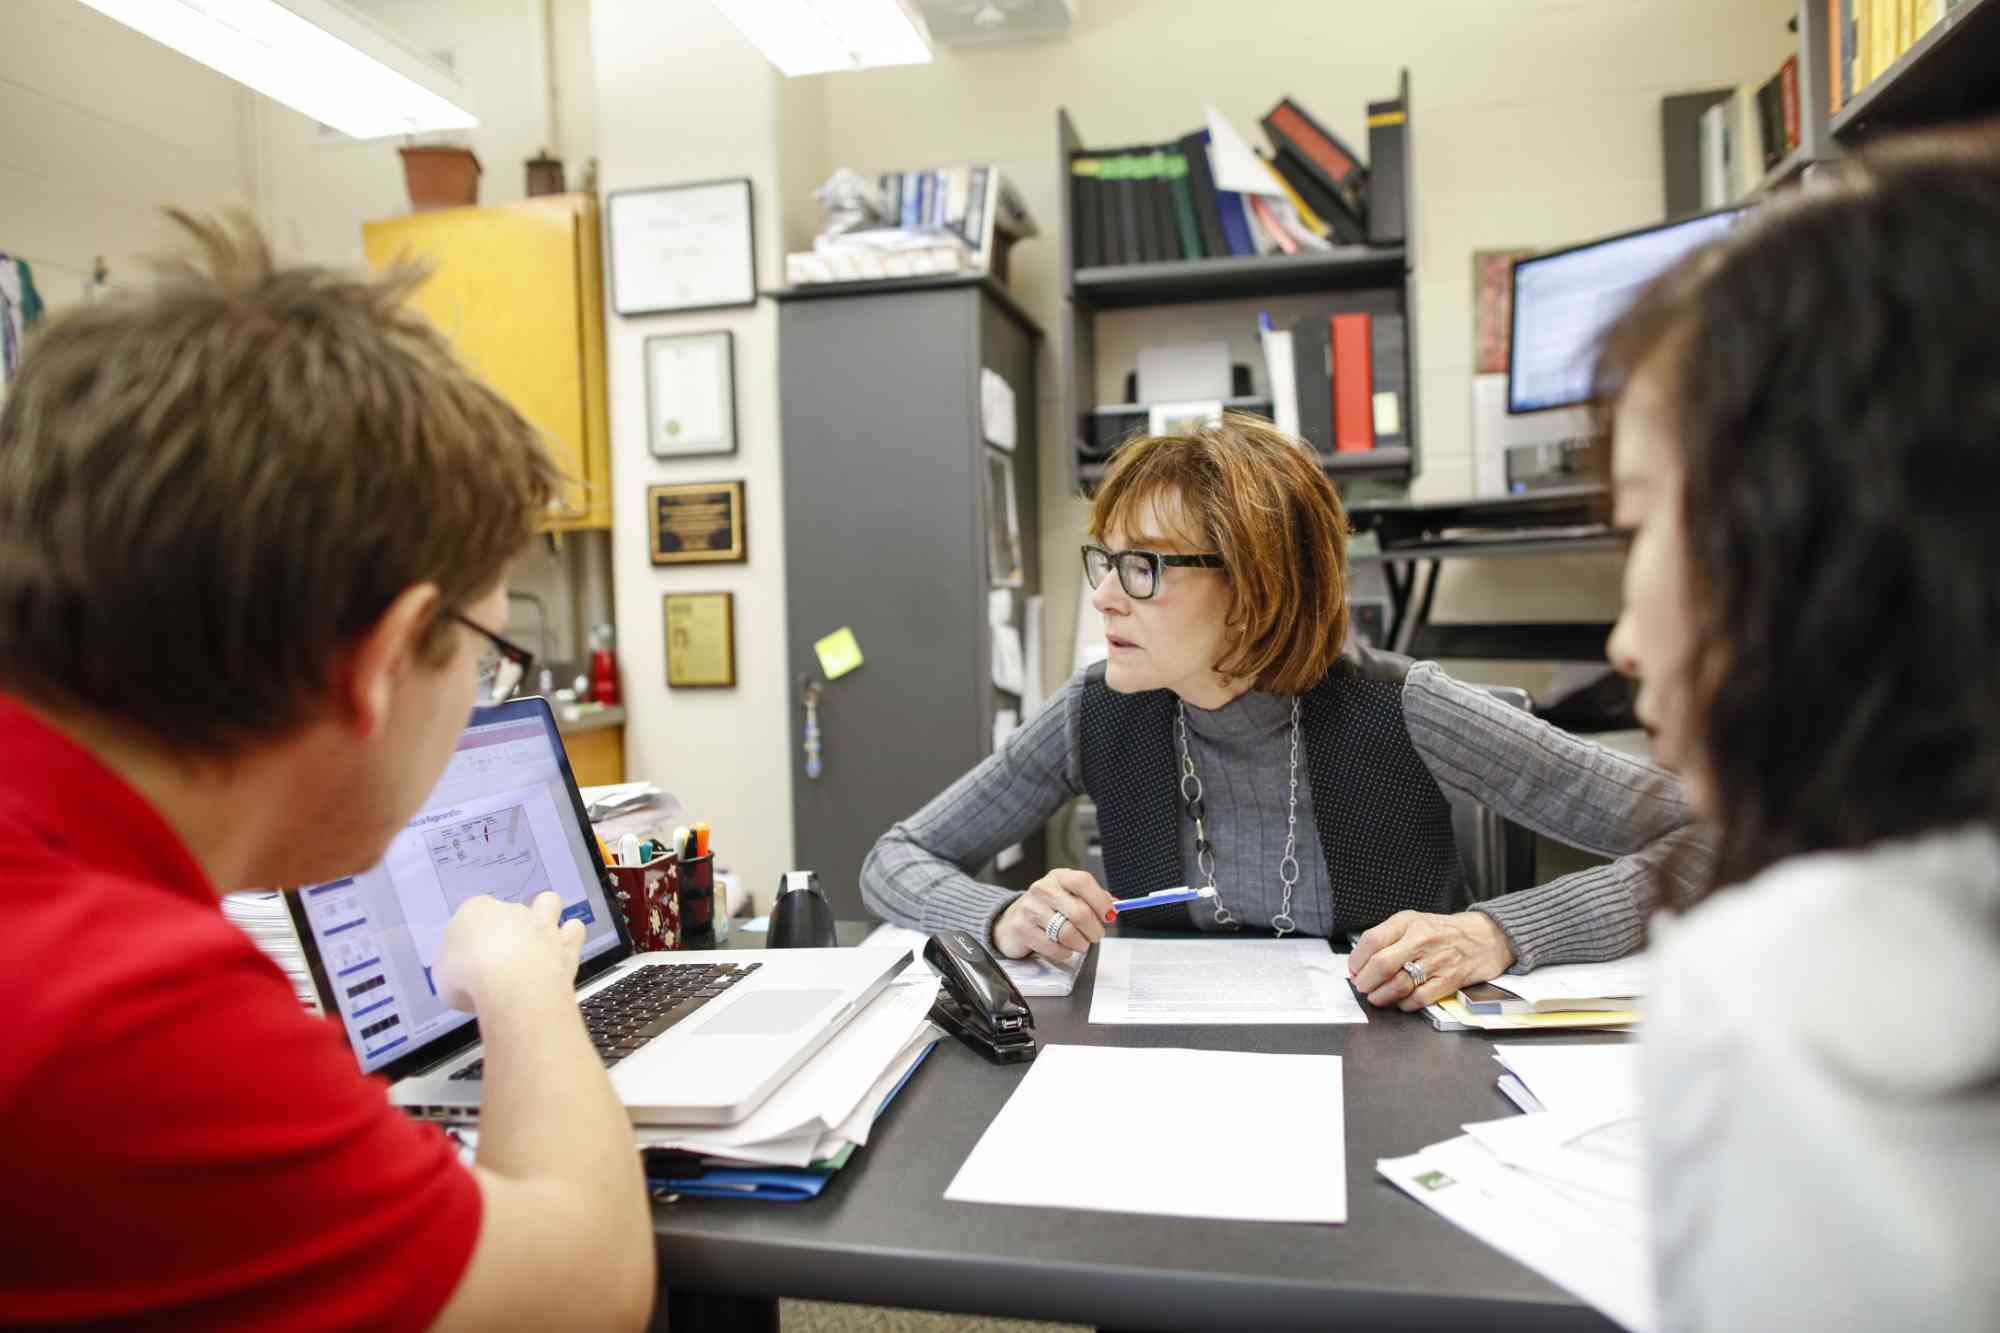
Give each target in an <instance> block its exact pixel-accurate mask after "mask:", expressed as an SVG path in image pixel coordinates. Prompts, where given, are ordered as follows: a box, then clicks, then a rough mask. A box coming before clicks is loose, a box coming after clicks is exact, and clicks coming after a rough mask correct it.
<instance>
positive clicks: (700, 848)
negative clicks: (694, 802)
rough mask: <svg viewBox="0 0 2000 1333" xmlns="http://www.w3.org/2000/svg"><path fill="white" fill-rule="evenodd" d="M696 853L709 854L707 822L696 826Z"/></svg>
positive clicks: (699, 854) (698, 854) (700, 854)
mask: <svg viewBox="0 0 2000 1333" xmlns="http://www.w3.org/2000/svg"><path fill="white" fill-rule="evenodd" d="M694 854H695V855H696V856H698V857H700V856H707V855H708V825H706V824H696V825H695V826H694Z"/></svg>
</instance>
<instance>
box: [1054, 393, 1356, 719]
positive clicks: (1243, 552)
mask: <svg viewBox="0 0 2000 1333" xmlns="http://www.w3.org/2000/svg"><path fill="white" fill-rule="evenodd" d="M1163 497H1170V498H1172V499H1175V500H1178V501H1179V503H1180V512H1181V516H1182V519H1183V521H1184V522H1186V523H1189V524H1191V525H1192V526H1193V527H1194V528H1195V529H1197V530H1196V531H1192V532H1185V533H1160V534H1157V535H1159V536H1161V537H1176V538H1180V539H1182V540H1187V541H1192V542H1195V543H1196V544H1197V545H1198V547H1199V549H1201V550H1204V551H1218V552H1220V553H1221V555H1222V559H1223V572H1224V574H1225V576H1226V577H1227V578H1228V579H1229V588H1230V592H1231V594H1232V596H1231V599H1230V605H1229V611H1228V618H1227V625H1226V627H1227V630H1228V633H1229V646H1228V648H1227V649H1226V650H1225V651H1224V653H1223V656H1222V660H1221V661H1219V662H1216V663H1214V664H1213V665H1214V668H1215V670H1216V671H1217V672H1219V673H1221V674H1222V675H1225V676H1238V677H1248V678H1250V679H1251V680H1254V681H1255V682H1256V683H1257V685H1258V687H1259V688H1261V689H1266V690H1270V691H1272V692H1273V693H1277V694H1302V693H1304V692H1305V691H1307V690H1309V689H1311V688H1312V687H1313V686H1315V685H1317V684H1319V682H1320V680H1321V678H1322V677H1324V676H1325V675H1326V673H1327V672H1328V671H1331V670H1332V669H1333V664H1334V662H1335V661H1336V660H1337V659H1338V658H1339V657H1340V650H1341V648H1342V647H1344V646H1345V645H1346V642H1347V511H1346V510H1344V509H1343V508H1341V504H1340V492H1338V491H1336V490H1334V488H1333V483H1332V482H1330V481H1328V480H1327V479H1326V473H1325V472H1323V471H1321V470H1320V466H1319V464H1318V463H1316V462H1314V461H1313V456H1312V454H1311V453H1310V452H1309V451H1308V450H1307V448H1306V446H1305V445H1304V443H1302V442H1301V441H1300V440H1299V439H1298V437H1297V436H1293V435H1286V434H1285V433H1284V432H1282V431H1280V430H1278V429H1277V428H1276V427H1275V426H1273V425H1272V424H1271V423H1270V422H1268V421H1263V420H1260V419H1258V418H1257V417H1252V416H1245V415H1243V414H1241V413H1237V412H1229V413H1225V414H1224V415H1223V418H1222V424H1221V425H1219V426H1201V427H1198V428H1197V429H1195V430H1192V431H1190V432H1188V433H1187V434H1185V435H1148V436H1145V437H1143V438H1140V439H1136V440H1131V441H1129V442H1127V443H1125V444H1123V445H1120V446H1119V449H1118V453H1117V456H1116V457H1115V458H1114V459H1113V460H1112V463H1111V470H1110V472H1108V473H1107V474H1106V475H1105V478H1104V481H1103V483H1102V484H1100V485H1099V486H1098V488H1097V496H1096V499H1095V500H1094V501H1093V502H1092V504H1091V507H1090V535H1091V538H1092V539H1093V540H1102V539H1103V537H1104V534H1105V533H1107V532H1109V531H1110V530H1111V529H1113V528H1115V527H1119V526H1121V525H1127V524H1129V523H1131V522H1133V521H1136V519H1137V515H1138V511H1139V509H1140V507H1141V506H1142V505H1144V504H1145V503H1146V502H1147V501H1149V500H1150V501H1155V502H1157V501H1159V500H1160V499H1162V498H1163Z"/></svg>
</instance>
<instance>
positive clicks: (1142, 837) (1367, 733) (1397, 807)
mask: <svg viewBox="0 0 2000 1333" xmlns="http://www.w3.org/2000/svg"><path fill="white" fill-rule="evenodd" d="M1409 669H1410V661H1409V659H1408V658H1404V657H1397V656H1395V655H1393V654H1389V653H1378V652H1373V651H1370V650H1367V649H1364V648H1359V647H1358V646H1350V648H1349V649H1348V651H1347V652H1346V653H1343V654H1342V655H1341V657H1340V659H1339V660H1338V661H1336V662H1335V663H1334V666H1333V670H1331V671H1329V672H1328V673H1327V674H1326V677H1325V679H1323V680H1321V681H1320V683H1319V684H1318V685H1315V686H1314V687H1313V688H1312V689H1310V690H1308V691H1307V692H1306V694H1305V697H1304V699H1303V701H1302V702H1301V705H1300V708H1299V729H1300V731H1301V732H1303V733H1304V738H1305V756H1306V765H1307V774H1308V776H1309V778H1310V781H1311V784H1312V807H1313V809H1312V815H1313V827H1314V828H1315V829H1317V830H1318V831H1319V845H1320V847H1321V848H1322V850H1324V852H1325V853H1326V876H1327V883H1328V884H1329V885H1331V886H1332V890H1333V915H1334V920H1335V921H1336V922H1337V923H1338V930H1339V932H1341V933H1346V932H1352V931H1360V930H1366V929H1368V928H1369V927H1370V926H1373V925H1375V924H1376V923H1377V922H1380V921H1382V920H1383V919H1385V918H1387V917H1389V916H1392V915H1394V914H1395V913H1397V912H1400V911H1403V910H1405V909H1406V908H1407V909H1414V910H1416V911H1420V912H1449V911H1453V910H1456V909H1457V908H1458V907H1459V906H1461V905H1463V902H1464V900H1465V869H1464V867H1463V866H1462V865H1461V864H1460V862H1459V859H1458V844H1457V842H1456V841H1455V840H1454V838H1453V836H1452V831H1451V809H1450V807H1449V806H1448V805H1446V803H1445V798H1444V793H1443V792H1442V791H1440V790H1439V789H1438V785H1437V780H1436V779H1435V778H1433V777H1432V776H1431V772H1430V769H1428V768H1426V767H1425V766H1424V761H1423V759H1422V758H1421V757H1420V756H1419V755H1418V754H1417V751H1416V747H1415V746H1414V745H1412V744H1411V743H1410V732H1409V727H1408V726H1407V725H1406V724H1405V722H1404V720H1403V678H1404V676H1406V675H1407V674H1408V673H1409ZM1174 697H1175V696H1174V694H1173V692H1172V691H1171V690H1148V691H1146V692H1144V693H1142V694H1120V693H1118V692H1117V691H1115V690H1113V689H1112V688H1111V687H1110V686H1108V685H1106V684H1105V683H1104V666H1103V664H1102V663H1099V664H1098V665H1096V666H1094V667H1092V668H1091V669H1090V671H1089V673H1088V675H1087V676H1086V677H1085V681H1084V687H1083V710H1082V719H1081V722H1082V725H1081V733H1082V734H1081V736H1080V738H1079V739H1080V742H1081V746H1082V750H1083V755H1082V766H1083V786H1084V790H1085V791H1086V792H1088V793H1089V795H1090V799H1091V800H1092V801H1094V802H1095V803H1096V805H1097V831H1098V838H1099V841H1100V842H1101V843H1102V844H1103V847H1104V869H1105V875H1106V878H1107V879H1108V880H1109V881H1110V885H1111V886H1115V887H1113V890H1112V891H1113V892H1114V893H1116V894H1117V895H1118V896H1119V897H1121V898H1136V897H1139V896H1141V895H1143V894H1148V893H1157V892H1159V891H1160V890H1161V889H1171V888H1173V887H1175V886H1177V885H1181V884H1188V883H1191V882H1192V881H1191V880H1189V879H1188V878H1187V871H1186V868H1185V867H1184V865H1183V864H1182V860H1181V827H1182V825H1181V821H1182V820H1185V819H1187V818H1188V814H1187V806H1186V804H1185V802H1183V801H1182V800H1181V796H1180V763H1179V760H1178V757H1177V756H1178V754H1179V751H1178V750H1176V748H1175V744H1174ZM1146 926H1147V928H1148V929H1160V930H1192V929H1194V920H1193V918H1192V917H1191V916H1189V914H1188V910H1187V908H1186V907H1185V906H1177V907H1163V908H1159V909H1157V910H1156V911H1153V912H1149V913H1147V917H1146Z"/></svg>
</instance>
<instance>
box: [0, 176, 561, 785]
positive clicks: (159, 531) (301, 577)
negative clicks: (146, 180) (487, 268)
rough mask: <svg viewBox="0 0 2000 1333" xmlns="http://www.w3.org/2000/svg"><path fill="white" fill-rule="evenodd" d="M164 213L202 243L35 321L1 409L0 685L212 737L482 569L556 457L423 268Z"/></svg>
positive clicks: (230, 742)
mask: <svg viewBox="0 0 2000 1333" xmlns="http://www.w3.org/2000/svg"><path fill="white" fill-rule="evenodd" d="M170 215H171V216H172V217H173V219H174V221H175V222H176V223H178V224H179V225H180V226H181V227H182V228H184V229H185V230H186V231H187V232H188V233H189V236H190V237H191V239H192V242H193V248H194V253H193V255H192V256H191V257H189V258H186V259H182V260H178V261H173V262H168V263H163V264H161V265H159V280H158V281H157V282H156V283H154V284H153V285H151V286H150V287H148V288H147V289H145V290H143V291H140V292H136V293H133V294H130V295H127V296H123V297H119V298H114V299H112V300H109V301H105V302H101V303H99V304H96V305H91V306H85V307H81V308H79V309H77V310H75V311H74V312H71V313H68V314H65V315H63V316H61V317H59V318H56V319H54V320H53V321H51V323H50V325H49V327H48V328H47V329H46V331H38V333H37V336H36V337H35V338H34V339H33V340H32V341H31V342H30V344H29V348H28V354H27V356H26V358H25V360H24V363H23V365H22V368H21V373H20V375H19V377H18V378H17V379H16V381H15V384H14V387H13V390H12V392H11V393H10V394H9V395H8V398H7V401H6V405H5V409H4V411H0V688H4V689H7V690H10V691H13V692H15V693H17V694H19V695H21V696H22V697H24V698H27V699H30V700H33V701H37V702H40V703H43V704H45V705H48V706H53V707H58V708H71V709H82V710H84V711H85V712H88V713H90V714H93V715H96V716H98V717H101V718H103V719H104V720H106V721H109V722H111V723H114V724H119V725H123V726H127V727H131V728H135V729H137V730H138V731H141V732H144V733H148V734H150V735H151V736H153V737H154V738H155V739H156V740H158V741H161V742H165V743H167V744H170V745H174V746H181V747H189V748H192V749H195V750H197V751H204V752H211V753H220V752H227V751H229V750H231V749H234V748H237V747H238V746H240V745H241V744H242V743H244V742H246V741H249V740H253V739H258V738H266V737H270V736H273V735H277V734H281V733H283V732H284V731H286V730H289V729H290V728H292V727H294V726H296V725H297V724H299V723H300V722H301V721H303V720H304V718H305V717H306V716H307V714H308V712H309V710H310V709H311V708H313V707H314V706H315V705H316V703H317V701H318V699H319V698H320V697H321V693H322V691H323V689H324V688H325V685H326V676H327V672H328V671H329V669H330V668H331V667H332V665H333V663H334V660H335V657H336V655H337V654H338V653H339V651H340V650H341V648H342V647H343V646H345V645H346V644H348V643H350V642H352V641H353V639H354V638H355V637H357V636H358V635H359V634H360V633H361V632H363V631H364V630H366V629H367V627H368V626H370V625H371V624H373V623H374V622H375V620H376V619H377V618H378V617H379V616H380V615H381V614H382V613H383V612H384V611H385V610H386V609H387V608H388V606H389V604H390V603H391V602H392V601H394V600H395V598H396V597H397V596H399V595H400V594H401V593H402V592H403V591H404V590H405V589H407V588H409V587H411V586H412V585H414V584H418V583H423V582H431V583H435V584H436V585H437V586H438V588H439V590H440V592H441V593H442V599H443V600H442V605H443V607H444V608H447V609H450V608H456V607H458V606H461V605H463V604H464V603H466V602H468V601H471V600H474V599H476V598H477V597H478V596H480V595H481V594H483V593H485V592H487V591H488V590H490V589H491V588H492V587H493V586H494V584H495V583H497V582H498V581H499V579H500V577H501V575H502V574H503V573H504V571H505V569H506V566H507V563H508V561H510V560H511V559H512V558H513V557H514V556H515V555H516V554H518V553H519V551H520V550H521V548H522V547H523V546H524V545H525V544H526V543H527V541H528V540H529V539H530V537H531V536H532V535H533V532H534V530H535V526H536V523H537V521H538V519H539V518H540V516H541V515H542V513H543V511H544V509H545V507H546V505H547V503H548V500H549V497H550V495H551V493H552V490H553V487H554V485H555V484H556V482H557V481H558V479H559V477H558V474H557V472H556V471H555V468H554V466H553V464H552V463H551V462H550V461H549V457H548V454H547V452H546V451H545V450H544V449H543V447H542V444H541V441H540V439H539V437H538V436H537V434H536V432H535V430H534V428H533V427H531V426H530V425H529V424H528V423H527V422H526V421H525V420H523V419H522V417H521V416H520V414H519V413H517V412H516V411H515V410H514V409H513V408H512V407H510V406H508V404H507V403H506V401H505V400H504V399H502V398H501V397H500V396H499V395H498V394H497V393H495V392H494V391H493V390H492V389H490V388H488V387H487V386H486V385H484V384H482V383H481V382H480V381H479V380H477V379H475V378H474V377H473V376H472V375H471V374H470V373H469V372H468V371H467V370H466V369H465V368H464V367H463V366H461V365H460V364H459V363H458V362H457V361H456V360H455V359H454V358H453V356H452V353H451V349H450V347H449V346H448V345H447V343H446V342H445V340H444V338H443V337H442V336H440V335H439V334H438V333H437V331H436V330H435V329H433V328H432V327H431V326H430V325H429V324H428V323H427V322H426V321H425V320H424V318H423V317H422V316H421V315H419V314H417V313H416V312H414V311H413V310H411V309H409V308H408V307H406V306H405V305H404V304H403V302H404V299H405V298H406V297H407V296H408V295H409V294H410V292H411V291H412V289H414V288H415V287H416V285H417V284H418V283H419V282H421V281H422V280H423V277H424V273H423V272H422V271H421V270H418V269H412V268H399V269H397V270H395V271H394V272H391V273H389V274H387V275H385V276H381V277H375V278H369V277H364V276H360V275H356V274H349V273H340V272H334V271H331V270H328V269H324V268H310V267H296V268H280V267H278V266H277V264H276V263H275V262H274V260H273V258H272V255H271V250H270V247H269V246H268V244H267V243H266V242H265V240H264V238H263V237H262V236H261V235H260V234H259V233H258V231H257V229H256V227H255V226H254V225H252V224H251V223H250V222H249V221H248V220H247V219H246V218H244V217H242V216H240V215H238V216H232V217H230V218H228V219H225V220H212V219H197V218H194V217H190V216H188V215H187V214H184V213H180V212H175V211H172V210H170ZM445 632H446V631H445V629H444V627H443V625H442V623H441V624H438V625H433V626H432V628H431V631H430V638H429V640H428V642H427V644H426V648H427V650H428V651H429V652H430V654H431V655H432V657H433V659H434V660H436V659H438V658H440V657H441V656H442V653H443V651H444V645H445V644H446V642H447V640H446V639H445V638H444V634H445Z"/></svg>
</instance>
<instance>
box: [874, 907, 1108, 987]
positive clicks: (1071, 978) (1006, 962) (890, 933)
mask: <svg viewBox="0 0 2000 1333" xmlns="http://www.w3.org/2000/svg"><path fill="white" fill-rule="evenodd" d="M930 938H931V937H930V936H928V935H926V934H924V933H923V932H922V931H921V930H911V929H910V928H909V927H907V926H889V925H883V926H877V927H876V928H875V929H874V930H873V931H872V932H870V934H869V936H868V938H867V939H866V940H863V941H862V946H861V947H863V948H864V949H908V950H909V951H910V952H911V954H912V955H913V956H914V957H915V959H916V963H915V966H916V967H918V968H921V969H923V970H924V971H925V972H930V971H931V967H930V964H928V963H926V962H925V961H924V946H925V945H926V944H928V943H930ZM994 961H995V962H997V963H999V964H1000V970H1001V971H1002V972H1005V973H1006V974H1007V978H1008V980H1010V981H1012V982H1013V983H1014V989H1016V990H1018V991H1020V992H1021V994H1022V995H1024V996H1027V995H1067V994H1069V993H1070V992H1071V991H1073V990H1075V989H1076V974H1077V973H1079V972H1081V971H1082V970H1083V955H1082V954H1078V955H1076V957H1074V958H1072V959H1071V960H1070V961H1069V962H1067V963H1052V962H1050V961H1049V960H1048V959H1046V958H1041V957H1037V956H1036V955H1034V954H1030V955H1029V956H1028V957H1026V958H996V959H995V960H994ZM933 975H935V974H934V973H933Z"/></svg>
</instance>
